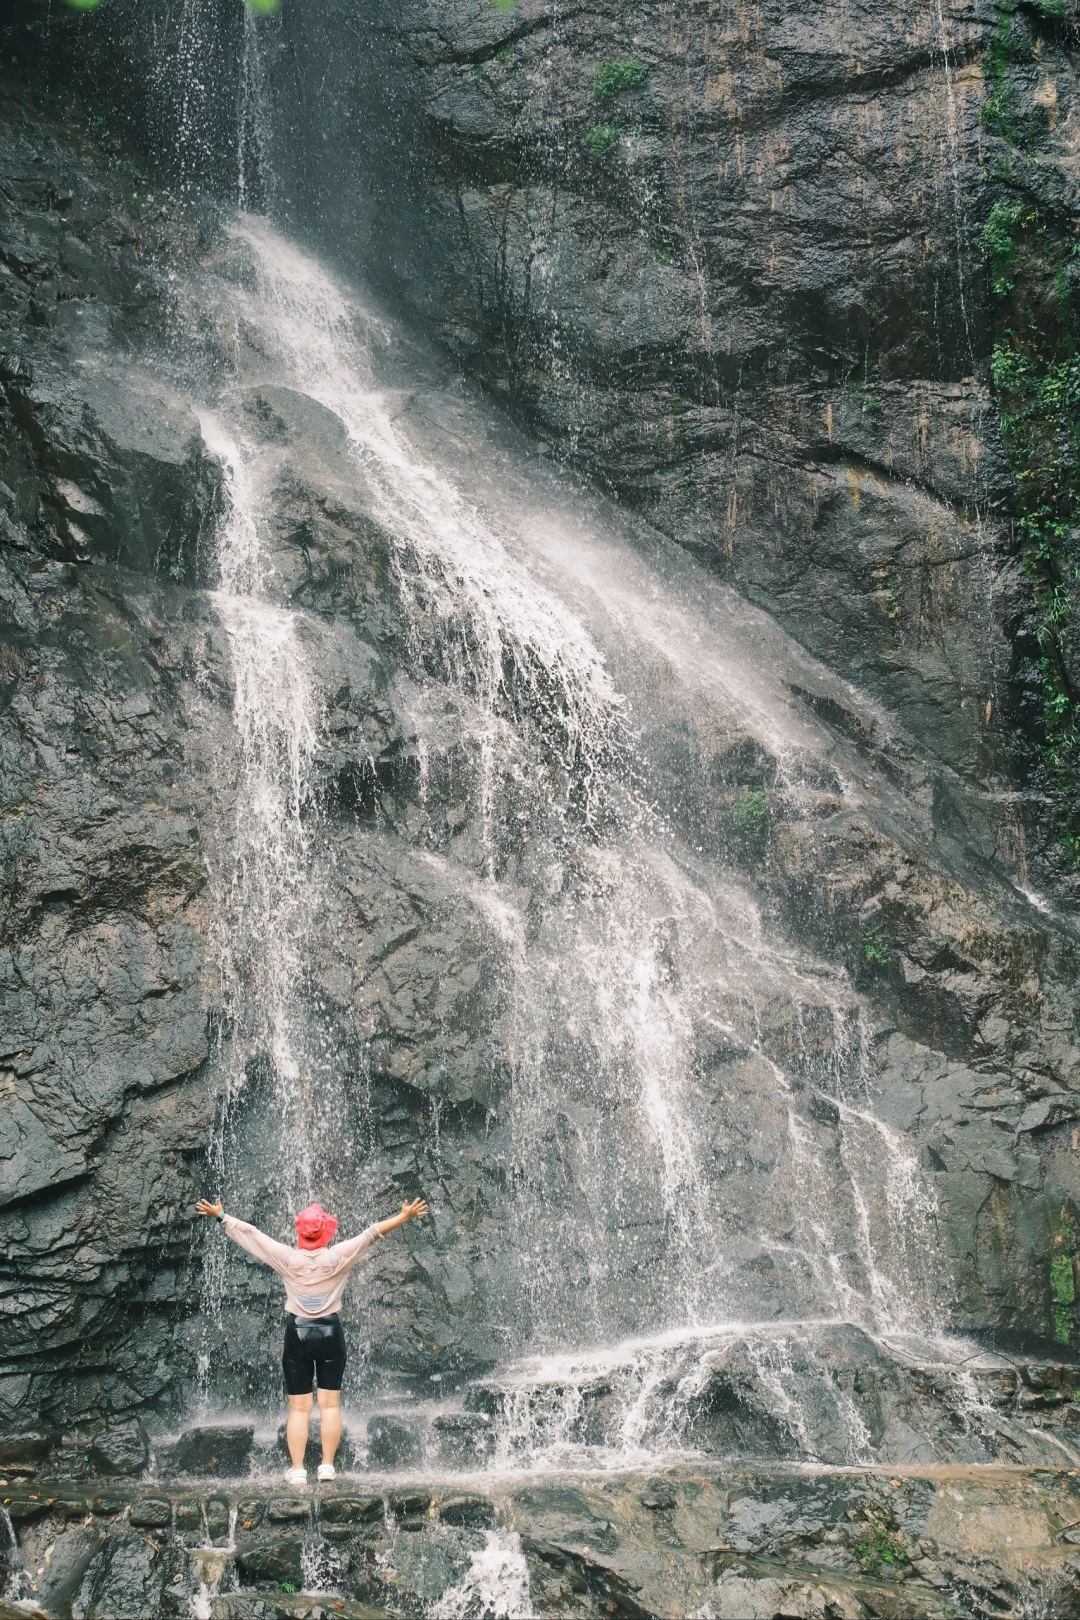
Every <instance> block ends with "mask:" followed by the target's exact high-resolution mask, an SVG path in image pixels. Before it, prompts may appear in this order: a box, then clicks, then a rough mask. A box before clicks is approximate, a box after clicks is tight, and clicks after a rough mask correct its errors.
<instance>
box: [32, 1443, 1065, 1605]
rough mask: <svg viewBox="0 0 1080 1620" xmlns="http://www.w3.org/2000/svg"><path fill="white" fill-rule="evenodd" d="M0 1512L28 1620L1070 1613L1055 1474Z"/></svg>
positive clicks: (523, 1489) (636, 1483)
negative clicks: (34, 1611) (435, 1613)
mask: <svg viewBox="0 0 1080 1620" xmlns="http://www.w3.org/2000/svg"><path fill="white" fill-rule="evenodd" d="M2 1505H3V1508H4V1509H5V1510H6V1515H7V1517H6V1518H5V1519H3V1520H0V1524H3V1525H4V1526H5V1527H10V1530H9V1531H8V1533H7V1536H6V1540H5V1539H4V1535H3V1534H0V1565H2V1566H3V1568H2V1573H4V1574H6V1576H7V1585H6V1589H5V1596H6V1599H7V1601H8V1603H9V1604H10V1603H14V1602H18V1603H19V1604H20V1605H22V1604H26V1605H28V1606H29V1605H34V1604H37V1605H40V1607H41V1609H42V1611H43V1612H44V1613H45V1614H46V1615H48V1616H50V1617H53V1616H56V1617H60V1616H66V1615H70V1614H71V1612H72V1609H73V1608H74V1609H75V1610H76V1612H78V1613H80V1614H82V1615H84V1616H85V1617H86V1620H108V1617H111V1616H116V1615H121V1614H123V1615H145V1616H148V1617H149V1616H153V1617H154V1620H159V1617H161V1620H189V1617H190V1616H193V1615H199V1616H202V1617H204V1620H301V1617H303V1620H331V1617H333V1616H343V1617H345V1620H374V1617H376V1616H380V1615H385V1614H392V1615H395V1616H401V1615H410V1616H418V1615H422V1614H427V1613H430V1612H431V1611H432V1610H433V1609H434V1608H435V1606H436V1605H441V1608H442V1609H443V1611H444V1612H447V1613H453V1614H461V1615H470V1616H471V1615H479V1614H480V1613H481V1612H485V1611H484V1610H483V1606H482V1605H481V1604H480V1603H479V1599H480V1595H481V1593H482V1592H486V1593H487V1594H488V1597H487V1601H488V1611H489V1612H495V1613H498V1612H500V1611H499V1607H498V1604H499V1603H502V1605H503V1608H502V1612H504V1613H505V1614H506V1615H508V1616H512V1617H513V1620H521V1617H523V1616H524V1615H548V1614H551V1615H556V1614H567V1613H572V1614H573V1615H575V1616H578V1617H581V1620H608V1617H611V1616H622V1617H624V1620H646V1617H648V1616H664V1617H667V1616H671V1617H674V1616H675V1615H681V1614H687V1613H693V1612H698V1613H700V1614H708V1613H712V1614H714V1615H717V1616H725V1617H728V1620H731V1617H736V1620H741V1617H742V1616H745V1615H750V1614H760V1615H771V1614H789V1615H792V1616H806V1617H807V1620H809V1617H810V1616H812V1615H813V1616H822V1615H826V1614H832V1615H834V1616H840V1617H843V1620H874V1617H878V1620H880V1617H882V1616H887V1617H888V1620H927V1617H929V1620H963V1617H970V1615H971V1614H973V1613H1000V1614H1006V1613H1010V1612H1014V1611H1015V1610H1016V1607H1017V1605H1016V1602H1015V1599H1016V1597H1017V1594H1018V1593H1029V1594H1033V1595H1036V1594H1037V1597H1038V1605H1037V1606H1036V1607H1035V1608H1033V1609H1032V1613H1040V1614H1045V1615H1051V1614H1053V1615H1055V1616H1056V1615H1062V1616H1065V1615H1075V1614H1076V1613H1077V1612H1080V1546H1078V1545H1077V1543H1076V1535H1077V1532H1076V1529H1075V1526H1076V1524H1077V1523H1078V1522H1080V1472H1078V1471H1076V1470H1064V1469H1057V1470H1053V1469H1049V1468H1045V1469H1030V1468H1013V1469H1005V1468H1002V1467H1000V1466H996V1467H987V1468H971V1467H967V1468H940V1467H939V1468H933V1469H926V1468H923V1469H917V1468H906V1469H898V1470H896V1471H895V1472H890V1471H888V1470H880V1469H854V1468H831V1469H828V1468H823V1469H819V1470H816V1471H811V1470H807V1469H805V1468H803V1467H793V1466H791V1465H785V1464H783V1463H772V1464H769V1465H768V1466H761V1467H758V1468H747V1467H742V1466H728V1467H720V1466H715V1467H711V1468H702V1467H700V1466H698V1467H691V1466H689V1465H687V1466H683V1467H680V1468H676V1469H670V1470H668V1471H667V1472H665V1473H663V1474H655V1473H642V1472H636V1473H631V1472H627V1473H623V1474H620V1475H618V1476H617V1477H611V1476H606V1477H605V1476H600V1475H578V1476H573V1475H563V1476H561V1477H554V1476H553V1477H549V1478H546V1479H544V1478H540V1477H537V1476H529V1477H525V1478H522V1477H518V1478H513V1477H505V1478H503V1479H502V1480H501V1481H492V1484H491V1488H490V1489H489V1490H488V1491H486V1492H465V1491H454V1490H451V1489H449V1488H447V1487H446V1486H442V1487H438V1486H436V1485H434V1484H432V1485H429V1486H426V1487H421V1486H420V1485H417V1486H415V1487H412V1488H407V1489H405V1488H403V1489H399V1490H379V1489H377V1488H367V1489H361V1488H359V1487H358V1488H356V1489H352V1488H350V1489H349V1490H341V1489H336V1490H331V1489H328V1488H323V1489H320V1488H313V1489H308V1490H297V1491H287V1490H284V1489H282V1488H279V1487H276V1486H275V1487H271V1488H265V1487H263V1488H254V1487H253V1486H251V1485H250V1484H249V1485H247V1486H245V1487H244V1488H243V1489H242V1490H230V1489H227V1488H221V1487H219V1486H216V1485H214V1484H212V1483H208V1484H207V1485H206V1487H205V1488H204V1489H203V1490H201V1491H192V1490H191V1489H190V1488H175V1489H166V1488H162V1487H161V1486H160V1485H157V1484H154V1483H150V1482H148V1483H145V1484H136V1485H132V1486H130V1487H129V1488H127V1489H126V1490H124V1491H120V1492H113V1493H106V1492H104V1491H101V1492H94V1491H89V1490H85V1489H83V1488H82V1487H81V1486H79V1485H76V1484H70V1485H69V1486H68V1487H67V1488H66V1489H61V1488H60V1487H59V1485H57V1487H56V1488H55V1489H54V1488H52V1487H50V1488H49V1489H48V1490H34V1491H29V1490H28V1491H25V1492H23V1493H21V1494H19V1495H14V1494H12V1493H10V1492H8V1493H4V1499H3V1502H2ZM493 1593H494V1596H492V1594H493ZM1025 1601H1026V1600H1025ZM320 1611H321V1613H320ZM17 1612H18V1613H19V1615H20V1620H25V1615H26V1612H27V1610H26V1609H20V1610H19V1611H17ZM1025 1612H1026V1611H1025ZM0 1620H7V1617H4V1616H2V1615H0Z"/></svg>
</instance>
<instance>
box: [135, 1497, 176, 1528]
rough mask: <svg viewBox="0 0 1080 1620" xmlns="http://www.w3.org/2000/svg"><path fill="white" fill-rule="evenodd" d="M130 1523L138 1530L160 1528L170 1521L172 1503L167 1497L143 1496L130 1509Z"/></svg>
mask: <svg viewBox="0 0 1080 1620" xmlns="http://www.w3.org/2000/svg"><path fill="white" fill-rule="evenodd" d="M130 1519H131V1523H132V1524H133V1525H134V1526H135V1527H136V1529H139V1530H161V1529H163V1528H164V1527H165V1525H167V1524H171V1523H172V1503H171V1502H170V1501H168V1499H167V1498H164V1497H157V1496H144V1497H143V1499H142V1500H141V1501H140V1502H136V1503H135V1504H134V1506H133V1507H132V1509H131V1514H130Z"/></svg>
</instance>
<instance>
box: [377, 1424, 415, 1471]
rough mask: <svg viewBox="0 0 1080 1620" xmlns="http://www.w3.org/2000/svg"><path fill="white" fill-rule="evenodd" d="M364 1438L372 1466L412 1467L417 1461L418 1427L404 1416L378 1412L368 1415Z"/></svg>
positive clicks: (390, 1467) (388, 1467)
mask: <svg viewBox="0 0 1080 1620" xmlns="http://www.w3.org/2000/svg"><path fill="white" fill-rule="evenodd" d="M367 1438H368V1464H369V1466H370V1467H372V1468H387V1469H396V1468H413V1467H415V1466H416V1464H417V1463H418V1462H419V1461H420V1456H421V1451H422V1447H421V1443H420V1431H419V1429H418V1428H417V1426H416V1424H415V1423H411V1422H409V1420H408V1419H407V1418H402V1417H398V1416H397V1415H395V1414H390V1413H379V1414H377V1415H376V1416H375V1417H373V1418H369V1419H368V1426H367Z"/></svg>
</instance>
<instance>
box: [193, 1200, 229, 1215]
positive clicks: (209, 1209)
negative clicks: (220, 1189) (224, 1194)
mask: <svg viewBox="0 0 1080 1620" xmlns="http://www.w3.org/2000/svg"><path fill="white" fill-rule="evenodd" d="M195 1213H196V1214H197V1215H224V1213H225V1205H224V1204H223V1203H222V1202H221V1199H220V1198H219V1199H218V1201H217V1203H216V1204H212V1203H211V1202H210V1200H209V1199H208V1198H200V1199H199V1202H198V1203H197V1204H196V1205H195Z"/></svg>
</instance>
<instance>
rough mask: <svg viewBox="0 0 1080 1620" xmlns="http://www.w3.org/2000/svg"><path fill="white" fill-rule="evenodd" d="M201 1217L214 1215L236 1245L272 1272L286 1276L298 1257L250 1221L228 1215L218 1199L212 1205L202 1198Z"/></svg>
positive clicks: (199, 1203)
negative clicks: (239, 1219)
mask: <svg viewBox="0 0 1080 1620" xmlns="http://www.w3.org/2000/svg"><path fill="white" fill-rule="evenodd" d="M195 1211H196V1213H197V1214H199V1215H213V1216H214V1218H215V1219H216V1220H219V1221H220V1222H221V1223H222V1225H223V1226H224V1228H225V1231H226V1233H227V1234H228V1236H229V1237H231V1238H232V1240H233V1242H234V1243H238V1244H239V1245H240V1247H241V1248H242V1249H246V1250H247V1252H248V1254H253V1255H254V1256H255V1258H256V1260H261V1261H262V1262H263V1264H264V1265H266V1266H269V1267H270V1268H271V1270H272V1271H276V1272H278V1273H279V1274H280V1275H282V1276H284V1275H285V1273H286V1270H287V1268H288V1267H289V1266H290V1265H291V1264H292V1262H293V1260H294V1259H295V1256H296V1250H295V1249H290V1248H289V1246H288V1244H287V1243H279V1242H278V1241H277V1239H276V1238H272V1237H268V1236H267V1235H266V1233H265V1232H260V1231H259V1228H258V1227H257V1226H252V1225H250V1223H249V1222H248V1221H238V1220H237V1219H236V1216H235V1215H226V1213H225V1206H224V1205H223V1204H222V1202H221V1199H220V1198H218V1199H216V1200H215V1201H214V1203H211V1202H210V1200H209V1199H208V1198H200V1199H199V1202H198V1203H197V1204H196V1205H195Z"/></svg>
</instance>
